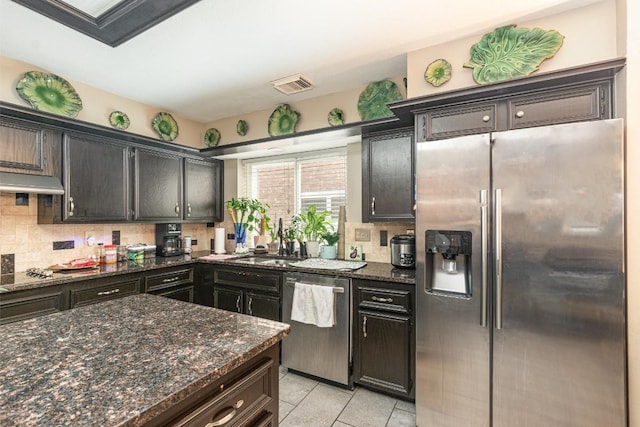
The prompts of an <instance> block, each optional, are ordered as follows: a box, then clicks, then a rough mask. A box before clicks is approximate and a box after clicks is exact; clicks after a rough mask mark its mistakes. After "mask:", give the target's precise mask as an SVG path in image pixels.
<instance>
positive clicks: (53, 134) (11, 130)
mask: <svg viewBox="0 0 640 427" xmlns="http://www.w3.org/2000/svg"><path fill="white" fill-rule="evenodd" d="M61 140H62V136H61V132H59V131H57V130H55V129H52V128H48V127H45V126H43V125H40V124H37V123H33V122H29V121H26V120H20V119H14V118H9V117H0V171H1V172H16V173H25V174H34V175H47V176H57V175H58V174H59V173H60V171H59V168H60V164H61V161H60V159H61V154H60V144H61Z"/></svg>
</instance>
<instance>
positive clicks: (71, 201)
mask: <svg viewBox="0 0 640 427" xmlns="http://www.w3.org/2000/svg"><path fill="white" fill-rule="evenodd" d="M74 210H76V205H75V203H73V197H69V216H73V211H74Z"/></svg>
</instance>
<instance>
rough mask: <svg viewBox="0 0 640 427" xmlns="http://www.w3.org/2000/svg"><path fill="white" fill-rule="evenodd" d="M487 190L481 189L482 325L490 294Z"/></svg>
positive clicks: (485, 317) (485, 323)
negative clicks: (488, 286) (488, 282)
mask: <svg viewBox="0 0 640 427" xmlns="http://www.w3.org/2000/svg"><path fill="white" fill-rule="evenodd" d="M487 209H488V208H487V190H486V189H485V190H480V235H481V237H480V239H481V242H480V245H481V246H482V251H481V252H482V296H481V297H480V298H481V301H482V302H481V305H482V308H481V310H480V311H481V313H480V326H482V327H483V328H486V327H487V300H488V298H489V295H488V294H487V262H488V261H489V256H488V248H487V246H488V242H487V236H488V230H487Z"/></svg>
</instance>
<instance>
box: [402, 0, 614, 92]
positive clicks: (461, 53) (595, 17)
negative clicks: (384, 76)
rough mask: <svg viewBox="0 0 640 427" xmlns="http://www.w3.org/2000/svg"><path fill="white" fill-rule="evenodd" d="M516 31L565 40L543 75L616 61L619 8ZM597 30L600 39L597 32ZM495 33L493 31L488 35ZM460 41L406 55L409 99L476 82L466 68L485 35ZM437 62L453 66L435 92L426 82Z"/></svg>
mask: <svg viewBox="0 0 640 427" xmlns="http://www.w3.org/2000/svg"><path fill="white" fill-rule="evenodd" d="M512 23H513V24H516V25H517V28H535V27H539V28H542V29H544V30H552V29H553V30H556V31H558V32H560V34H562V35H564V36H565V39H564V42H563V44H562V47H561V48H560V50H559V51H558V52H557V53H556V55H555V56H554V57H553V58H550V59H548V60H546V61H544V62H543V63H542V65H541V66H540V70H539V71H540V72H547V71H553V70H559V69H563V68H568V67H574V66H577V65H582V64H588V63H591V62H598V61H602V60H606V59H611V58H613V57H616V5H615V0H605V1H602V2H600V3H595V4H593V5H590V6H587V7H584V8H581V9H574V10H572V11H569V12H565V13H559V14H557V15H554V16H550V17H546V18H541V19H537V20H535V21H527V22H519V21H515V22H512ZM596 28H597V35H596V34H594V29H596ZM490 31H493V28H491V29H489V30H488V31H487V32H490ZM483 34H485V33H480V34H478V35H476V36H472V37H467V38H464V39H459V40H456V41H454V42H451V43H446V44H442V45H439V46H434V47H430V48H426V49H420V50H416V51H413V52H409V53H408V54H407V80H408V88H407V93H408V97H409V98H415V97H418V96H426V95H432V94H435V93H440V92H446V91H450V90H454V89H460V88H464V87H469V86H477V85H476V83H475V82H474V81H473V77H472V72H473V70H472V69H471V68H463V64H464V63H466V62H467V61H468V60H469V49H470V48H471V46H473V45H474V44H475V43H477V42H478V41H480V39H481V37H482V35H483ZM438 58H443V59H446V60H447V61H449V62H450V63H451V66H452V73H451V80H449V81H448V82H447V83H445V84H443V85H442V86H440V87H438V88H435V87H433V86H432V85H431V84H429V83H427V82H426V81H425V80H424V71H425V69H426V68H427V66H428V65H429V64H430V63H431V62H432V61H434V60H436V59H438Z"/></svg>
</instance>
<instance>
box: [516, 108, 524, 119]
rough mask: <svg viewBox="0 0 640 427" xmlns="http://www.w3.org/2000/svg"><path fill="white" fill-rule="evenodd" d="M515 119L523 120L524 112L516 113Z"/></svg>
mask: <svg viewBox="0 0 640 427" xmlns="http://www.w3.org/2000/svg"><path fill="white" fill-rule="evenodd" d="M516 117H517V118H519V119H521V118H523V117H524V111H522V110H520V111H518V112H516Z"/></svg>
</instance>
